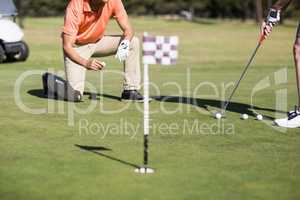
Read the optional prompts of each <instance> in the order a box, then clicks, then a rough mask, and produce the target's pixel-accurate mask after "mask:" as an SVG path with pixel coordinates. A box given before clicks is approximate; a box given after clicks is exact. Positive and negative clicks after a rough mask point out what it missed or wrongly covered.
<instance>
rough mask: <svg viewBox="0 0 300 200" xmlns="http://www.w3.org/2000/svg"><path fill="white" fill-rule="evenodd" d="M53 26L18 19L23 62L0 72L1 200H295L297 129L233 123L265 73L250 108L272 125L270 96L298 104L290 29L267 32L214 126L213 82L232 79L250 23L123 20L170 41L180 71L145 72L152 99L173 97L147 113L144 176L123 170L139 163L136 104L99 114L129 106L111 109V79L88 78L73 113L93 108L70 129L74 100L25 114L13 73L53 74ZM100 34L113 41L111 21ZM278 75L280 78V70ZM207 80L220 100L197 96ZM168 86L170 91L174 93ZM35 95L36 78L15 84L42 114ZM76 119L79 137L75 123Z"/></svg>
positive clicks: (57, 54)
mask: <svg viewBox="0 0 300 200" xmlns="http://www.w3.org/2000/svg"><path fill="white" fill-rule="evenodd" d="M62 23H63V18H49V19H27V20H26V30H25V35H26V37H25V40H26V41H27V42H28V44H29V46H30V50H31V55H30V58H29V60H28V61H27V62H25V63H13V64H1V65H0V105H1V111H0V127H1V131H0V141H1V142H0V152H1V153H0V199H1V200H8V199H13V200H17V199H30V200H35V199H49V200H50V199H51V200H53V199H72V200H77V199H78V200H82V199H103V200H111V199H112V200H113V199H118V200H119V199H128V200H129V199H130V200H132V199H137V200H141V199H145V200H150V199H151V200H152V199H163V200H168V199H170V200H171V199H172V200H173V199H180V200H182V199H207V200H215V199H234V200H240V199H249V200H253V199H263V200H267V199H270V200H271V199H272V200H273V199H286V200H296V199H299V198H300V192H299V187H300V179H299V178H300V174H299V170H300V145H299V144H300V132H299V130H300V129H295V130H288V131H286V132H282V131H284V130H278V129H275V128H274V127H273V126H271V121H270V120H266V123H264V122H259V121H256V120H254V117H253V116H250V119H249V120H248V121H242V120H240V114H242V113H244V112H246V113H249V114H250V115H251V112H250V111H249V105H250V104H251V99H250V97H251V92H252V90H253V88H254V87H255V86H256V85H257V83H258V82H259V81H261V80H263V79H264V78H265V77H269V79H270V83H271V86H270V87H268V88H266V89H265V90H262V91H260V92H257V93H256V94H255V96H254V99H253V103H254V105H255V106H256V107H257V108H261V109H262V110H258V111H259V112H261V113H262V114H264V115H265V116H268V117H271V118H272V117H275V116H276V115H277V114H276V113H275V112H274V111H273V110H275V109H276V92H278V91H280V90H283V91H285V89H287V90H286V91H287V107H286V108H285V109H284V110H283V111H284V112H286V111H288V110H289V109H292V108H293V105H295V104H296V102H297V94H296V88H295V86H296V85H295V84H296V83H295V79H294V77H295V75H294V66H293V58H292V45H293V41H294V37H295V31H296V24H297V23H296V22H290V23H289V24H288V25H286V26H280V27H278V28H276V31H275V32H274V34H273V35H272V38H271V39H270V40H268V41H266V43H265V44H264V45H263V46H262V48H261V49H260V51H259V53H258V55H257V57H256V58H255V61H254V63H253V66H252V68H251V69H250V71H249V73H248V75H247V77H246V78H245V80H243V82H242V84H241V86H240V88H239V90H238V92H237V93H236V95H235V97H234V99H233V101H234V102H235V103H234V104H232V106H231V107H230V111H229V112H228V114H227V118H226V119H225V120H223V121H222V122H220V124H218V123H219V122H218V121H216V120H215V119H213V118H212V116H211V113H210V112H213V111H214V110H218V107H219V106H220V101H219V100H220V99H222V92H224V90H222V87H223V84H229V83H230V82H232V81H235V80H237V78H238V77H239V75H240V73H241V70H242V68H243V66H244V65H245V63H246V62H247V60H248V59H249V56H250V54H251V53H252V51H253V50H254V48H255V46H256V42H257V38H258V26H257V25H255V24H253V23H251V22H247V23H241V22H239V21H214V20H205V21H200V22H199V23H187V22H183V21H167V20H165V19H161V18H134V19H132V23H133V25H134V27H135V30H136V34H137V35H138V36H139V37H141V35H142V33H143V31H147V32H149V33H150V34H157V35H159V34H162V35H178V36H179V37H180V59H179V62H178V64H177V65H176V66H172V67H162V66H151V69H150V71H151V72H150V77H151V81H152V82H153V83H154V84H155V85H157V86H158V88H160V91H159V92H157V91H156V89H155V88H154V87H152V89H151V95H152V96H173V98H169V99H167V100H166V102H161V101H154V102H152V103H151V110H152V111H155V112H154V113H153V114H151V119H152V121H151V124H152V127H153V128H152V130H151V136H150V164H151V167H153V168H155V169H156V173H155V174H153V175H149V176H142V175H137V174H135V173H134V172H133V171H134V168H135V166H139V165H141V164H142V150H143V149H142V147H143V128H142V123H143V119H142V116H143V114H142V112H141V111H140V110H142V105H141V104H137V105H136V104H129V105H128V108H127V109H125V110H124V111H123V112H118V113H113V114H108V113H107V111H113V110H119V109H122V108H124V107H125V106H127V104H126V103H122V102H120V101H118V97H119V96H120V94H121V92H122V76H121V75H120V74H112V73H107V72H106V73H105V72H102V74H103V77H104V78H103V79H101V78H100V74H101V73H97V72H88V73H87V80H88V81H89V82H90V83H91V84H93V85H94V86H95V87H96V88H97V90H98V93H99V95H97V97H96V98H97V100H90V99H89V96H88V95H86V96H84V102H83V103H80V104H75V106H76V107H77V108H81V109H86V108H87V107H88V106H89V105H91V103H95V104H96V109H94V110H93V111H91V112H90V113H88V114H78V113H75V114H74V126H69V123H70V122H73V121H72V120H70V117H69V116H70V113H68V111H70V110H71V109H70V107H71V106H74V104H72V103H71V104H67V103H65V102H57V101H52V100H50V101H49V104H50V105H53V106H54V112H52V113H48V114H40V115H33V114H29V113H25V112H23V111H22V110H21V109H20V107H19V106H17V104H16V102H15V96H14V91H15V83H16V80H17V79H18V77H20V75H21V74H22V73H23V72H25V71H27V70H42V71H46V70H47V69H53V70H54V71H55V72H58V71H63V60H62V50H61V45H60V30H61V27H62ZM107 33H108V34H114V33H119V31H118V29H117V26H116V24H115V23H112V24H111V25H110V29H109V31H108V32H107ZM103 60H104V61H105V62H106V63H107V68H106V70H121V69H122V66H121V64H119V63H118V61H117V60H116V59H114V58H113V57H111V58H105V59H103ZM283 68H285V69H287V78H288V82H287V83H285V84H283V85H275V78H274V73H275V72H277V71H279V70H281V69H283ZM187 74H190V77H189V78H188V76H187ZM280 77H284V73H283V72H281V76H280ZM101 81H102V82H103V84H102V86H101V85H100V83H101ZM206 82H207V83H209V84H210V85H214V86H215V87H216V89H217V91H218V92H219V93H220V94H216V93H215V92H214V91H215V90H213V89H212V87H209V86H208V85H206V86H202V87H200V88H199V89H198V90H197V91H195V88H197V87H198V86H199V84H201V83H202V84H204V83H206ZM167 83H176V84H177V85H179V86H180V87H181V88H182V92H180V91H179V90H178V88H177V87H175V86H174V84H173V85H172V84H169V85H167ZM41 89H42V84H41V77H40V76H38V75H34V76H31V77H29V78H27V79H25V81H24V82H23V84H22V85H21V88H20V97H21V99H22V102H23V103H24V105H26V106H27V107H30V108H33V109H40V108H47V105H48V101H47V99H44V98H40V97H39V96H40V93H41ZM194 91H195V92H194ZM228 92H229V90H227V94H228ZM177 97H179V98H177ZM181 97H185V99H183V98H181ZM191 102H194V105H192V104H191ZM59 106H60V109H59ZM52 110H53V109H52ZM58 110H60V113H59V112H58ZM50 111H51V109H50ZM166 111H168V112H166ZM172 111H173V112H172ZM281 116H284V114H281ZM85 122H88V123H89V126H88V129H84V128H85V127H80V126H81V125H84V124H83V123H85ZM126 123H127V125H128V124H132V125H134V129H135V130H133V129H131V130H130V129H129V128H128V127H127V128H128V129H126V130H127V131H126V130H125V125H126ZM197 125H198V128H197ZM119 127H122V129H121V130H120V129H118V128H119ZM216 127H219V129H216ZM167 128H170V129H171V130H170V129H167ZM211 128H214V130H213V131H211V130H210V129H211ZM80 147H81V148H80ZM94 147H96V148H94Z"/></svg>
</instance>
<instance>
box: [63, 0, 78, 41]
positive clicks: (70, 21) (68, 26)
mask: <svg viewBox="0 0 300 200" xmlns="http://www.w3.org/2000/svg"><path fill="white" fill-rule="evenodd" d="M80 13H81V12H80V8H79V6H78V5H77V3H76V1H75V0H72V1H70V3H69V5H68V7H67V9H66V15H65V20H64V28H63V33H65V34H67V35H70V36H76V35H77V33H78V30H79V25H80V20H81V16H80Z"/></svg>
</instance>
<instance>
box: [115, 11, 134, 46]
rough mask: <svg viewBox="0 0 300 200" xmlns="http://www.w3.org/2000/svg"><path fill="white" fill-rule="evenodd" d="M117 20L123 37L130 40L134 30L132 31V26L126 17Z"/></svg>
mask: <svg viewBox="0 0 300 200" xmlns="http://www.w3.org/2000/svg"><path fill="white" fill-rule="evenodd" d="M117 22H118V24H119V26H120V28H121V29H122V31H123V36H124V39H127V40H129V41H130V40H131V39H132V38H133V36H134V31H133V28H132V26H131V24H130V22H129V19H128V17H124V18H121V19H118V20H117Z"/></svg>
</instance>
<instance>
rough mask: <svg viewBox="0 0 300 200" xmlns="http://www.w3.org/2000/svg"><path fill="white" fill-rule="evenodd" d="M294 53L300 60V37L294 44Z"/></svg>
mask: <svg viewBox="0 0 300 200" xmlns="http://www.w3.org/2000/svg"><path fill="white" fill-rule="evenodd" d="M294 55H295V58H296V59H297V60H300V38H298V39H297V40H296V42H295V44H294Z"/></svg>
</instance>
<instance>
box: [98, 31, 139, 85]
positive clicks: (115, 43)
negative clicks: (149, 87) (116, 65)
mask: <svg viewBox="0 0 300 200" xmlns="http://www.w3.org/2000/svg"><path fill="white" fill-rule="evenodd" d="M121 40H122V37H121V36H105V37H103V38H102V39H101V40H100V41H99V42H98V43H97V44H96V47H95V53H94V55H95V56H100V57H103V56H110V55H115V54H116V52H117V50H118V47H119V44H120V42H121ZM124 73H125V74H124V76H125V77H124V90H139V89H140V82H141V71H140V42H139V39H138V38H137V37H134V38H133V39H132V41H131V44H130V51H129V56H128V58H127V60H126V61H125V63H124Z"/></svg>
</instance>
